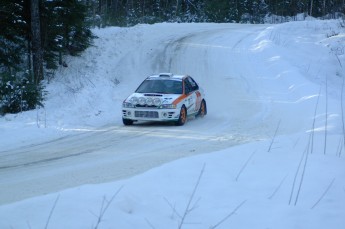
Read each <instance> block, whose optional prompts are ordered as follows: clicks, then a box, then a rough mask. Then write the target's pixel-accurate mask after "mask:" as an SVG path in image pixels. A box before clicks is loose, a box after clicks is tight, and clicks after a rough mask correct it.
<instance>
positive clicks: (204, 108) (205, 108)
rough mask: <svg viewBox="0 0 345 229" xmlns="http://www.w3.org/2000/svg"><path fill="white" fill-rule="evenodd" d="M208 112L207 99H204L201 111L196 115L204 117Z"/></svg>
mask: <svg viewBox="0 0 345 229" xmlns="http://www.w3.org/2000/svg"><path fill="white" fill-rule="evenodd" d="M206 114H207V106H206V101H205V100H202V101H201V105H200V108H199V111H198V114H197V115H196V117H200V118H203V117H204V116H205V115H206Z"/></svg>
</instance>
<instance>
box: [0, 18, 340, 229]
mask: <svg viewBox="0 0 345 229" xmlns="http://www.w3.org/2000/svg"><path fill="white" fill-rule="evenodd" d="M94 32H95V34H96V35H97V36H98V37H99V38H98V39H97V40H95V46H94V47H91V48H89V49H88V50H87V51H86V52H85V53H84V54H83V55H82V56H81V57H77V58H71V59H68V60H66V62H67V63H68V67H67V68H61V69H59V70H58V71H57V72H56V76H55V78H54V79H52V80H51V81H50V83H49V84H48V85H47V91H49V94H48V95H47V101H46V103H45V104H46V105H45V109H40V110H35V111H30V112H25V113H22V114H17V115H6V116H4V117H1V118H0V128H1V132H0V145H1V148H0V158H1V160H0V190H1V195H0V204H1V205H0V228H62V227H63V228H122V229H126V228H131V229H132V228H280V229H283V228H286V229H291V228H294V229H295V228H301V229H302V228H303V229H305V228H313V229H314V228H339V229H340V228H344V225H345V179H344V177H345V148H344V144H345V143H344V136H345V134H344V132H343V130H344V128H343V127H344V124H343V120H344V114H343V112H344V109H345V108H344V107H343V106H344V104H343V101H342V100H343V99H342V96H345V95H343V91H342V90H343V88H344V77H345V70H344V67H345V54H344V53H345V29H344V28H342V27H340V21H337V20H331V21H319V20H308V21H302V22H289V23H285V24H280V25H239V24H167V23H162V24H155V25H138V26H135V27H132V28H106V29H101V30H95V31H94ZM159 72H175V73H178V74H184V73H186V74H190V75H191V76H193V78H195V79H196V81H198V82H199V84H200V85H201V86H202V87H203V88H204V90H205V92H206V95H207V104H208V115H207V116H206V117H205V118H203V119H193V120H189V122H188V123H187V124H186V125H185V126H182V127H176V126H173V125H170V124H155V123H150V124H145V123H144V124H139V125H134V126H131V127H124V126H123V125H122V120H121V103H122V101H123V100H124V99H125V98H126V96H127V95H129V94H130V93H131V92H132V91H133V90H134V89H135V88H136V87H137V86H138V85H139V83H140V82H141V81H142V80H143V79H144V78H145V77H146V76H147V75H149V74H152V73H159Z"/></svg>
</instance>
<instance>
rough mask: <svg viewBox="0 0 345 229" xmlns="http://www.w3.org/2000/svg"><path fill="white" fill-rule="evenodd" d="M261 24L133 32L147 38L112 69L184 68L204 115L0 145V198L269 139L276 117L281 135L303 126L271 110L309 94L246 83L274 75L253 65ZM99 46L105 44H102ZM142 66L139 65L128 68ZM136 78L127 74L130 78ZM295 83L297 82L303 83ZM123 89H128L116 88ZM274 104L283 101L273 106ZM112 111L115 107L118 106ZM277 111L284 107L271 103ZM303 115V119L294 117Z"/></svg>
mask: <svg viewBox="0 0 345 229" xmlns="http://www.w3.org/2000/svg"><path fill="white" fill-rule="evenodd" d="M162 26H164V25H162ZM183 28H184V29H185V28H186V27H183ZM265 28H267V26H263V25H261V26H257V25H256V26H253V25H248V26H243V25H241V26H238V25H216V26H210V25H207V26H206V25H199V26H194V27H191V29H190V30H189V31H188V33H186V31H178V25H173V28H171V29H170V30H171V31H170V33H168V32H167V35H166V36H164V39H163V40H157V38H155V36H154V33H152V35H150V33H149V32H148V33H147V34H143V35H141V37H140V40H141V42H148V43H150V42H151V43H152V44H151V45H150V44H146V45H142V46H140V45H139V46H138V44H133V47H134V48H133V50H129V51H128V52H127V53H126V55H125V54H124V55H123V56H122V57H121V58H120V60H119V61H118V64H117V71H118V72H119V73H121V72H122V73H124V72H129V73H128V75H138V74H141V75H139V76H137V77H142V78H143V77H144V76H145V75H146V74H147V73H148V74H149V73H157V72H167V71H169V72H175V73H179V74H180V73H188V74H190V75H192V76H193V77H194V78H195V79H197V81H198V82H199V83H200V84H201V86H202V87H204V89H205V92H206V95H207V103H208V110H209V113H208V115H207V117H205V118H204V119H195V120H190V121H189V122H188V123H187V124H186V125H185V126H183V127H175V126H173V125H170V124H139V125H135V126H133V127H123V126H122V124H121V121H120V120H116V122H115V124H112V123H109V125H107V126H104V127H102V128H98V129H87V128H85V129H84V130H81V131H80V132H81V133H80V134H76V135H69V136H65V137H62V138H59V139H56V140H52V141H48V142H43V143H40V144H35V145H29V146H25V147H20V148H17V149H11V150H7V151H1V152H0V154H1V155H2V157H1V161H0V180H1V182H0V190H2V191H1V192H2V194H1V195H0V204H4V203H10V202H14V201H18V200H21V199H24V198H28V197H32V196H38V195H42V194H45V193H50V192H55V191H59V190H63V189H66V188H69V187H75V186H79V185H82V184H86V183H102V182H107V181H112V180H116V179H122V178H126V177H130V176H133V175H135V174H138V173H141V172H143V171H146V170H148V169H150V168H153V167H156V166H159V165H161V164H163V163H166V162H169V161H172V160H175V159H178V158H181V157H186V156H190V155H195V154H201V153H207V152H213V151H217V150H220V149H224V148H228V147H230V146H233V145H237V144H242V143H246V142H251V141H256V140H261V139H265V138H269V137H270V136H272V134H273V133H274V130H275V128H276V124H277V123H278V122H279V120H282V119H284V118H285V119H286V120H284V121H283V122H282V128H281V134H282V133H284V132H286V133H287V132H289V133H290V132H294V131H297V130H296V129H295V128H301V129H302V128H304V127H302V126H300V125H293V126H291V125H290V124H289V123H290V122H291V121H292V119H291V120H290V115H291V114H289V113H288V112H286V116H279V117H278V116H275V111H277V110H279V109H286V110H287V111H288V106H287V105H286V103H291V104H292V105H293V106H299V105H301V107H302V106H303V104H302V103H301V104H300V103H299V102H296V101H298V99H300V98H301V97H302V96H310V95H299V94H298V91H291V90H290V89H289V86H291V84H289V82H285V81H284V82H282V83H283V84H282V88H267V87H269V86H266V88H265V87H264V86H263V87H262V88H257V87H254V86H253V85H260V84H262V85H270V84H265V80H266V81H272V80H274V79H265V76H263V75H260V72H253V69H254V68H257V69H258V66H260V65H261V64H263V63H264V61H266V59H264V57H261V56H258V55H256V56H255V55H253V47H252V46H251V45H252V41H253V40H255V38H256V37H258V36H259V33H260V32H261V31H263V30H264V29H265ZM167 30H169V28H168V29H167ZM173 30H174V31H173ZM176 30H177V31H176ZM111 36H114V35H112V34H110V35H109V37H111ZM150 36H151V37H150ZM160 38H162V36H160ZM107 41H108V42H120V41H118V40H116V39H113V40H112V39H108V40H107ZM127 42H128V41H127ZM133 42H134V41H133ZM119 45H120V46H121V44H119ZM148 47H150V50H148ZM103 48H104V49H106V45H104V47H103ZM147 53H149V55H147ZM256 58H259V59H256ZM260 58H263V59H260ZM109 61H111V60H109ZM244 63H246V64H245V66H246V67H245V68H243V66H244ZM111 65H112V64H111V63H110V62H109V66H111ZM142 65H144V66H145V67H141V68H140V69H139V70H138V69H136V67H137V66H142ZM268 67H270V66H268ZM263 72H264V71H263ZM127 80H130V79H127ZM140 81H141V80H140ZM140 81H139V82H140ZM137 83H138V82H137V81H134V82H133V85H135V84H137ZM297 86H299V87H303V82H302V83H301V84H300V85H297ZM124 92H126V93H127V92H128V93H129V92H130V90H129V89H126V90H125V89H124ZM295 92H296V93H295ZM273 94H274V98H275V99H277V98H279V95H282V100H281V101H275V100H272V95H273ZM277 94H278V95H277ZM125 96H126V95H123V98H118V100H122V99H124V98H125ZM281 103H284V108H282V107H280V105H279V104H281ZM220 104H221V106H220ZM116 112H118V113H119V114H120V113H121V111H120V108H119V109H118V110H116ZM281 113H284V111H283V112H282V111H281V110H279V114H281ZM116 117H118V116H116ZM291 117H293V116H291ZM305 118H308V116H307V115H306V116H305ZM288 120H290V121H288ZM304 121H305V119H303V118H301V119H299V120H298V122H300V123H303V122H304ZM177 143H178V144H177Z"/></svg>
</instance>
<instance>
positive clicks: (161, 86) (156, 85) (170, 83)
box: [135, 79, 182, 94]
mask: <svg viewBox="0 0 345 229" xmlns="http://www.w3.org/2000/svg"><path fill="white" fill-rule="evenodd" d="M135 92H137V93H160V94H182V81H180V80H166V79H165V80H150V79H147V80H145V81H144V82H143V83H142V84H141V85H140V86H139V87H138V89H137V90H136V91H135Z"/></svg>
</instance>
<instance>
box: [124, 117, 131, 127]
mask: <svg viewBox="0 0 345 229" xmlns="http://www.w3.org/2000/svg"><path fill="white" fill-rule="evenodd" d="M122 122H123V124H124V125H125V126H130V125H133V120H130V119H125V118H123V119H122Z"/></svg>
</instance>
